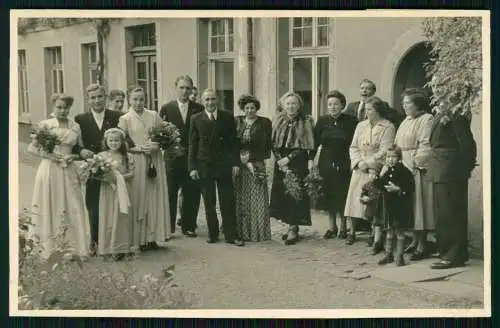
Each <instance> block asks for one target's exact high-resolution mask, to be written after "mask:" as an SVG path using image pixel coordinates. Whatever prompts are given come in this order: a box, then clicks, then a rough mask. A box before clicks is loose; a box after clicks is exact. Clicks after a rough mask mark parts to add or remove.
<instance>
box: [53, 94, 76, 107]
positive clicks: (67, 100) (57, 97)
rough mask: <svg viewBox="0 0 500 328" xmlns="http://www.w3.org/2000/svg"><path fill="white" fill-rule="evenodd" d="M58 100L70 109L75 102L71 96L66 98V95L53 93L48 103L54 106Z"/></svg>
mask: <svg viewBox="0 0 500 328" xmlns="http://www.w3.org/2000/svg"><path fill="white" fill-rule="evenodd" d="M58 100H61V101H62V102H64V103H65V104H66V108H71V106H73V102H74V101H75V98H73V97H72V96H68V95H67V94H64V93H54V94H53V95H52V96H51V97H50V102H51V103H52V104H55V103H56V101H58Z"/></svg>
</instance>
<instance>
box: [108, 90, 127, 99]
mask: <svg viewBox="0 0 500 328" xmlns="http://www.w3.org/2000/svg"><path fill="white" fill-rule="evenodd" d="M117 97H123V98H125V92H123V91H121V90H118V89H114V90H111V91H110V92H109V100H115V99H116V98H117Z"/></svg>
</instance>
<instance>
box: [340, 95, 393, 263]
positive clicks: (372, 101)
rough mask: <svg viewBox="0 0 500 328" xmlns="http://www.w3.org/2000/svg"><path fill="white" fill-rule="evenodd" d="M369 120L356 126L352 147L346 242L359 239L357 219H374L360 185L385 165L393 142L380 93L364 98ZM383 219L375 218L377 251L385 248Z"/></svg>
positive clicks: (391, 129) (385, 108) (346, 212)
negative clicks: (381, 220) (357, 237)
mask: <svg viewBox="0 0 500 328" xmlns="http://www.w3.org/2000/svg"><path fill="white" fill-rule="evenodd" d="M365 110H366V115H367V118H368V119H367V120H364V121H361V122H359V123H358V125H357V126H356V130H355V132H354V137H353V140H352V143H351V146H350V149H349V155H350V159H351V169H352V175H351V182H350V185H349V191H348V193H347V200H346V205H345V211H344V215H345V216H346V217H348V218H349V219H350V222H351V231H350V233H349V234H348V236H347V244H348V245H352V244H353V243H354V242H355V240H356V221H357V220H373V218H370V217H367V216H366V213H365V209H366V206H364V205H363V204H362V203H361V202H360V196H361V189H362V187H363V186H364V185H365V184H366V183H367V182H369V181H371V180H373V179H375V178H376V177H377V176H378V173H379V172H380V169H381V168H382V166H383V165H384V161H385V154H386V151H387V149H388V148H389V147H390V146H391V145H392V144H393V141H394V135H395V129H394V125H393V124H392V123H391V122H389V121H388V120H387V119H386V117H387V113H388V109H387V106H386V104H385V102H383V101H382V100H381V99H380V98H378V97H371V98H369V99H367V100H366V102H365ZM381 237H382V227H381V222H379V221H378V222H375V236H374V244H373V248H374V249H373V250H374V253H378V252H380V251H381V249H382V243H383V241H382V240H381V239H382V238H381Z"/></svg>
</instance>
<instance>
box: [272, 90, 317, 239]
mask: <svg viewBox="0 0 500 328" xmlns="http://www.w3.org/2000/svg"><path fill="white" fill-rule="evenodd" d="M280 107H281V108H283V111H282V112H279V113H278V114H277V115H276V117H275V118H274V120H273V124H272V143H273V153H274V157H275V159H276V164H275V168H274V176H273V186H272V190H271V216H272V217H274V218H276V219H278V220H280V221H282V222H284V223H286V224H288V233H286V234H285V235H283V239H284V240H285V244H286V245H292V244H295V243H296V242H297V241H298V240H299V235H298V232H299V226H300V225H305V226H310V225H311V209H310V200H309V196H308V195H307V193H306V192H305V188H304V179H305V177H306V176H307V174H308V170H309V169H311V168H312V166H313V161H312V159H311V157H310V156H311V154H312V151H313V150H314V131H313V128H314V123H313V120H312V118H311V117H310V116H306V115H305V114H304V112H303V108H304V106H303V101H302V98H301V97H300V96H299V95H298V94H296V93H294V92H287V93H286V94H285V95H283V97H281V99H280ZM287 172H292V173H293V174H294V175H295V176H296V177H297V180H298V181H297V182H298V186H297V187H298V189H299V190H300V194H301V197H300V198H299V199H296V198H294V197H293V196H292V195H290V194H288V193H287V192H286V188H285V184H284V181H283V179H284V178H285V176H286V174H287Z"/></svg>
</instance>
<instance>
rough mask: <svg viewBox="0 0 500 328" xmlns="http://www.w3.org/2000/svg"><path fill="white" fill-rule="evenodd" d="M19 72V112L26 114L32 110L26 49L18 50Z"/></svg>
mask: <svg viewBox="0 0 500 328" xmlns="http://www.w3.org/2000/svg"><path fill="white" fill-rule="evenodd" d="M17 56H18V62H17V73H18V79H19V80H18V92H19V100H18V101H19V109H20V111H19V114H21V115H23V114H24V115H26V114H28V113H29V112H30V108H29V95H28V70H27V66H26V50H19V51H18V52H17Z"/></svg>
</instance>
